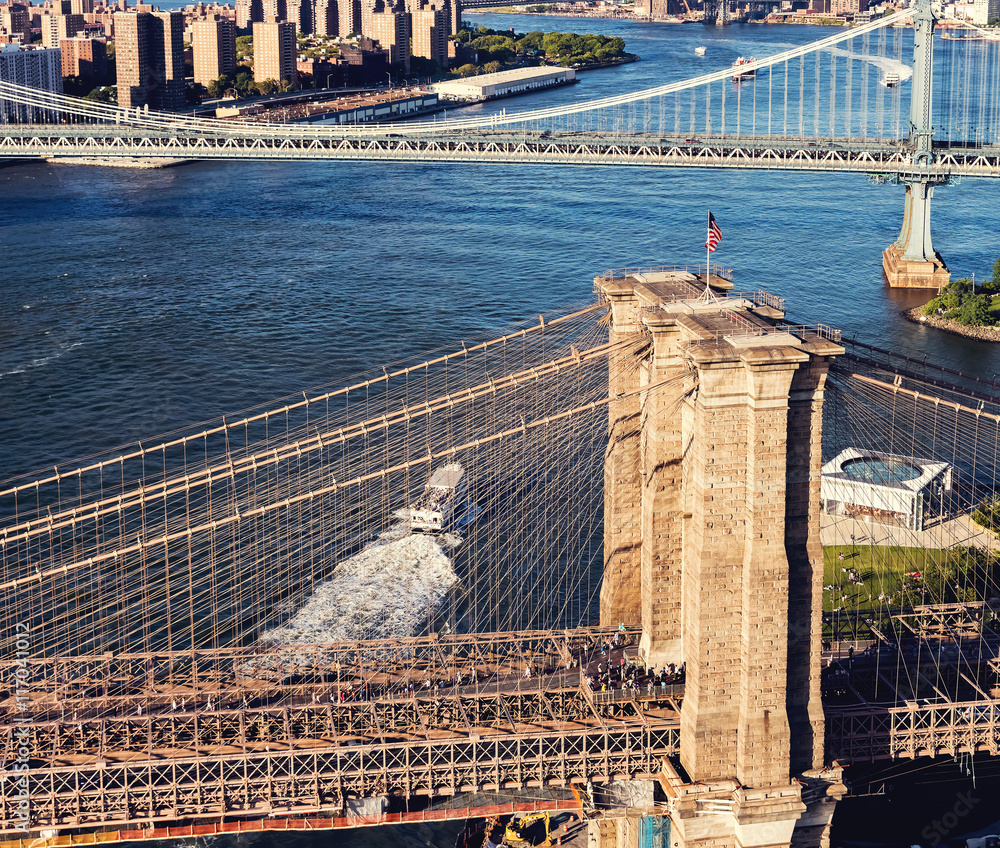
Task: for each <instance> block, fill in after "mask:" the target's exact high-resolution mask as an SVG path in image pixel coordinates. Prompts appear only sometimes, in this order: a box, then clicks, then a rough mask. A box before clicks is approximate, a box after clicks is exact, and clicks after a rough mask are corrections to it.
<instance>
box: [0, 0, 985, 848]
mask: <svg viewBox="0 0 1000 848" xmlns="http://www.w3.org/2000/svg"><path fill="white" fill-rule="evenodd" d="M912 17H913V18H914V33H915V34H914V58H913V76H912V79H911V80H909V85H908V87H909V89H910V91H911V102H910V104H909V108H908V110H907V109H906V108H905V104H904V103H903V102H902V101H903V97H902V95H901V91H902V90H903V89H902V88H901V87H900V86H894V87H887V86H885V85H884V84H883V76H882V73H883V70H880V69H884V68H885V67H886V64H887V62H891V61H898V59H894V57H898V56H899V54H900V50H901V38H900V36H899V30H898V29H896V28H894V24H897V23H898V22H899V21H900V20H901V18H902V13H898V14H895V15H890V16H887V17H886V18H884V19H883V20H880V21H878V22H875V23H872V24H869V25H866V26H863V27H859V28H857V29H854V30H851V31H849V32H843V33H838V34H836V35H834V36H831V37H829V38H825V39H822V40H820V41H818V42H816V43H815V44H812V45H809V46H808V47H804V48H797V49H795V50H791V51H788V52H785V53H781V54H778V55H776V56H772V57H770V58H766V59H760V60H757V61H756V63H755V67H754V68H753V70H754V75H753V76H752V77H747V78H745V79H743V80H741V81H740V82H739V83H738V84H736V83H734V81H733V80H732V74H733V71H732V69H725V70H721V71H718V72H714V73H710V74H706V75H703V76H701V77H698V78H696V79H693V80H689V81H687V82H684V83H676V84H670V85H665V86H662V87H659V88H655V89H651V90H647V91H642V92H636V93H634V94H630V95H623V96H619V97H614V98H607V99H604V100H600V101H593V102H589V103H584V104H575V105H573V106H566V107H552V108H547V109H541V110H534V111H525V112H519V113H513V112H511V113H502V114H500V115H495V116H491V117H489V118H486V119H482V120H461V119H451V120H448V121H436V122H424V123H400V124H392V125H390V126H384V125H383V126H378V125H374V126H351V127H320V128H317V127H299V126H295V125H280V126H278V125H261V124H243V123H240V122H221V121H214V120H205V119H194V118H190V119H189V118H182V117H179V116H176V115H166V114H157V113H154V112H147V111H145V110H140V111H130V112H126V111H123V110H120V109H118V108H116V107H113V106H106V105H101V104H92V103H84V102H83V101H79V100H75V99H73V98H69V97H63V96H57V95H49V94H44V93H41V92H37V91H31V90H25V89H21V88H18V87H16V86H12V85H9V84H0V95H2V96H3V98H4V99H5V100H7V101H11V102H14V103H18V104H22V105H24V106H26V107H28V108H30V109H32V110H35V111H36V117H38V118H40V119H42V120H45V121H48V122H49V123H31V124H6V125H4V126H3V128H2V129H0V156H3V157H25V158H28V157H31V158H35V157H86V158H88V159H94V158H102V157H141V158H156V157H166V158H172V159H178V158H180V159H266V158H270V159H347V160H384V161H410V160H413V161H431V162H507V163H510V162H516V163H525V164H559V165H619V166H660V167H693V168H705V169H714V168H758V169H785V170H822V171H834V172H836V171H847V172H859V173H860V174H864V175H867V176H868V177H869V178H870V179H874V180H877V181H880V182H892V183H897V184H903V185H905V186H906V188H907V201H906V213H905V216H904V224H903V228H902V231H901V235H900V240H899V241H898V242H897V244H896V245H894V246H893V248H890V250H889V251H887V253H891V251H892V250H893V249H895V251H896V255H895V256H894V257H890V258H888V259H886V261H887V262H889V263H897V265H898V264H899V263H905V262H910V263H912V267H913V268H916V270H914V271H913V273H914V274H919V273H924V274H926V275H927V279H934V274H935V273H939V272H940V270H941V268H943V263H942V262H941V259H940V257H938V256H937V254H936V253H935V252H934V250H933V247H932V246H931V242H930V203H929V200H930V196H931V194H932V192H933V188H934V187H935V186H941V185H947V184H949V183H952V182H954V181H956V180H958V179H960V178H962V177H991V178H992V177H997V176H1000V57H998V51H997V48H996V46H994V45H993V44H991V43H990V42H988V41H981V42H970V43H952V44H950V45H948V46H947V47H946V48H945V49H944V50H943V51H940V50H939V51H938V53H934V51H933V50H932V48H933V23H934V20H933V13H932V11H931V9H930V7H929V6H928V5H927V4H925V3H924V4H919V5H917V6H916V7H915V8H914V9H913V10H912ZM921 269H922V270H921ZM911 270H912V268H911ZM945 273H946V271H945ZM731 277H732V275H731V274H729V273H728V272H726V269H721V268H711V269H709V268H695V267H666V266H665V267H660V268H626V269H610V270H607V271H604V272H601V273H599V274H598V275H597V276H596V277H595V293H596V297H595V300H594V302H593V303H591V304H587V305H583V306H578V307H575V308H572V309H567V310H565V311H562V312H559V313H555V314H546V315H540V316H538V317H537V319H535V320H533V321H531V322H527V323H524V324H522V325H518V326H513V327H509V328H507V329H506V330H505V331H504V332H503V333H502V334H501V335H497V336H495V337H492V338H488V337H484V338H482V339H475V340H468V341H466V342H465V343H464V344H463V345H462V347H461V348H460V349H453V350H439V351H436V352H433V353H431V354H428V355H427V356H414V357H413V358H412V359H411V360H407V361H404V362H399V363H393V364H386V365H385V366H384V367H376V368H373V369H372V370H371V371H369V372H367V373H364V374H361V375H359V376H358V377H357V379H356V380H354V381H353V382H351V383H350V384H349V385H345V386H342V387H335V388H330V389H325V390H323V391H320V392H314V393H308V392H307V393H303V394H302V396H301V397H298V398H291V399H285V400H283V401H280V402H275V403H273V404H263V405H262V406H261V407H260V408H259V409H255V410H251V411H249V412H246V413H240V414H239V415H238V416H235V417H233V416H226V417H222V418H220V419H218V420H215V421H210V422H207V423H203V424H199V425H196V426H192V427H190V428H187V429H184V430H181V431H178V432H175V433H172V434H170V435H168V436H164V437H152V438H149V439H144V440H143V441H142V442H140V443H137V444H134V445H131V446H128V447H126V448H124V449H122V450H120V451H118V452H113V453H108V454H102V455H98V456H95V457H91V458H89V459H88V460H86V461H83V462H81V463H76V464H74V463H68V464H66V465H60V466H57V467H55V468H53V469H49V470H48V471H45V472H43V473H41V474H39V475H37V476H33V477H30V478H29V477H23V478H16V479H12V480H7V481H5V482H4V483H3V484H2V488H0V587H2V589H3V591H4V593H5V601H4V604H3V606H2V607H0V616H2V618H3V628H2V629H0V633H2V634H3V637H2V638H3V640H4V642H3V644H4V651H3V654H2V656H0V666H2V667H3V670H4V680H5V687H6V688H5V693H4V696H3V704H4V718H3V727H2V730H3V733H4V742H3V746H4V770H3V774H2V777H3V782H2V789H0V807H2V810H3V815H2V819H3V822H4V824H3V830H4V833H3V839H4V840H6V842H5V844H10V845H11V846H13V845H15V844H17V845H19V846H27V845H29V844H31V845H33V846H36V848H39V846H42V845H48V844H51V845H57V844H78V843H83V842H87V843H91V842H96V841H134V840H145V839H159V838H167V837H172V836H192V835H205V836H210V835H214V834H226V833H238V832H248V831H263V830H273V829H279V830H327V829H334V828H341V827H357V826H361V825H365V824H385V823H393V822H398V823H402V822H412V821H427V820H431V819H445V818H465V817H467V816H473V815H480V816H486V815H500V814H503V813H508V814H515V813H526V812H550V813H553V814H554V813H556V812H559V811H572V812H573V813H574V814H575V815H578V816H580V817H581V818H583V819H585V820H586V821H587V826H588V827H589V828H590V834H591V838H592V839H593V840H594V841H595V843H596V844H600V845H602V846H603V845H607V846H611V845H625V844H629V842H630V841H634V839H635V838H636V837H635V831H634V830H632V831H630V828H633V827H635V828H640V829H641V828H644V827H645V828H648V822H649V821H650V820H668V821H669V822H670V826H671V828H672V832H671V833H672V835H671V844H678V845H683V846H705V847H706V848H707V846H715V845H724V844H725V845H741V846H751V845H759V846H764V845H768V846H771V845H813V844H815V845H820V844H822V843H823V839H824V838H828V832H829V822H830V818H831V816H832V812H833V809H834V807H835V805H836V801H837V799H838V798H839V797H841V796H842V795H843V793H844V791H845V787H844V786H843V783H842V782H841V779H840V778H841V773H842V769H843V767H844V766H847V765H849V764H851V763H857V762H873V761H879V760H885V761H893V760H901V759H916V758H935V757H954V756H959V755H963V754H975V753H979V754H988V755H992V756H998V755H1000V700H997V696H998V694H1000V624H998V623H997V621H996V616H997V614H998V613H1000V606H998V603H997V602H996V600H995V599H996V596H998V595H1000V587H998V586H997V584H996V579H997V575H998V574H1000V570H998V568H997V563H996V553H997V549H998V547H1000V545H998V543H997V537H996V534H995V533H994V532H993V531H992V530H991V529H989V527H990V521H989V519H988V518H984V517H983V516H984V513H990V512H991V510H992V509H993V507H994V506H995V505H996V504H998V503H1000V501H997V500H996V498H997V493H996V488H997V478H998V462H1000V387H998V386H997V384H996V383H995V382H994V381H991V380H984V379H982V378H980V377H977V376H976V375H967V374H961V373H958V372H955V371H953V370H949V369H947V368H944V367H940V366H937V365H935V364H934V363H930V362H927V361H921V362H916V361H913V360H910V359H908V358H907V357H905V356H903V355H900V354H899V353H895V352H891V351H886V350H883V349H880V348H879V347H877V346H873V345H870V344H866V343H864V342H861V341H858V340H847V339H845V338H843V337H842V336H841V334H840V332H839V331H838V330H837V329H835V328H831V327H827V326H823V325H810V326H805V325H801V324H797V323H794V322H792V321H790V320H788V319H787V318H786V314H785V304H784V301H782V300H781V299H780V298H777V297H775V296H773V295H770V294H768V293H767V292H763V291H753V292H740V291H737V290H736V289H735V288H734V286H733V283H732V280H731ZM456 466H459V467H460V470H461V478H462V482H461V484H460V485H459V484H454V485H453V490H452V492H451V494H449V495H448V498H450V499H451V501H450V506H449V508H453V509H454V510H455V515H454V516H453V517H452V519H451V520H446V521H445V522H444V524H445V526H443V527H442V528H441V531H440V532H430V533H427V532H417V530H418V529H421V528H418V525H417V517H416V516H417V511H418V509H419V508H422V507H421V505H423V506H426V504H427V500H426V498H427V493H428V492H430V491H431V490H432V488H433V487H432V485H431V483H432V482H433V480H434V479H435V478H436V475H438V474H439V473H440V472H441V471H442V469H444V470H448V469H451V470H450V471H448V472H447V473H448V474H450V475H451V478H450V479H453V480H454V479H457V478H456V477H455V474H456V472H455V467H456ZM851 469H853V470H851ZM446 476H447V475H446ZM448 498H446V501H447V500H448ZM998 511H1000V509H998ZM661 669H670V671H669V673H665V672H663V671H661ZM484 798H485V799H486V800H485V801H482V799H484ZM474 799H480V800H478V801H477V800H474ZM616 799H617V800H616ZM622 799H625V800H622ZM446 801H447V803H445V802H446ZM706 822H710V823H711V826H709V825H707V824H706ZM643 823H646V824H643ZM630 834H631V835H630Z"/></svg>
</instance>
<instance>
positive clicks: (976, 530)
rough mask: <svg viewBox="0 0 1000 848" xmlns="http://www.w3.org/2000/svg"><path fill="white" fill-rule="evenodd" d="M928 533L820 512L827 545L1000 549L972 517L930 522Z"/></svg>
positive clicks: (996, 542) (990, 534) (822, 530)
mask: <svg viewBox="0 0 1000 848" xmlns="http://www.w3.org/2000/svg"><path fill="white" fill-rule="evenodd" d="M926 526H927V529H926V530H920V531H917V530H911V529H909V528H908V527H903V526H901V525H898V524H878V523H876V522H874V521H870V520H868V519H860V518H850V517H848V516H845V515H827V514H826V513H820V541H821V543H822V544H823V545H824V546H832V545H850V544H852V543H856V544H859V545H897V546H899V547H904V548H927V549H938V550H940V549H945V548H953V547H956V546H975V547H981V548H990V549H991V550H1000V541H998V539H997V535H996V534H995V533H991V532H990V531H988V530H983V529H982V528H981V527H978V526H977V525H975V524H973V523H972V521H971V520H970V519H969V516H968V515H960V516H957V517H955V518H946V519H943V520H940V519H938V520H936V523H935V522H932V521H928V522H927V525H926Z"/></svg>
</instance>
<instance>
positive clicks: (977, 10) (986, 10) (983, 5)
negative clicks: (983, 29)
mask: <svg viewBox="0 0 1000 848" xmlns="http://www.w3.org/2000/svg"><path fill="white" fill-rule="evenodd" d="M998 18H1000V0H974V2H973V4H972V22H973V23H974V24H975V25H976V26H986V25H987V24H988V23H991V22H993V21H995V20H997V19H998Z"/></svg>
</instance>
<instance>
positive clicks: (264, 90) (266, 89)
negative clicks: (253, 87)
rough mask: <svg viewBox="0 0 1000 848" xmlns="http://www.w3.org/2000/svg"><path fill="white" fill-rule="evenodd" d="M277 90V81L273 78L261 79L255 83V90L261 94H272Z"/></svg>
mask: <svg viewBox="0 0 1000 848" xmlns="http://www.w3.org/2000/svg"><path fill="white" fill-rule="evenodd" d="M277 90H278V83H277V82H276V81H275V80H273V79H266V80H261V81H260V82H259V83H257V91H259V92H260V93H261V94H274V92H276V91H277Z"/></svg>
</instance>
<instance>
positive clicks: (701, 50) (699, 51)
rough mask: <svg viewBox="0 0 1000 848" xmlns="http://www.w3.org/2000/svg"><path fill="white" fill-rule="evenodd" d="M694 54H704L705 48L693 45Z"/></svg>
mask: <svg viewBox="0 0 1000 848" xmlns="http://www.w3.org/2000/svg"><path fill="white" fill-rule="evenodd" d="M694 55H695V56H704V55H705V48H704V47H695V48H694Z"/></svg>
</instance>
